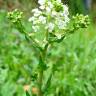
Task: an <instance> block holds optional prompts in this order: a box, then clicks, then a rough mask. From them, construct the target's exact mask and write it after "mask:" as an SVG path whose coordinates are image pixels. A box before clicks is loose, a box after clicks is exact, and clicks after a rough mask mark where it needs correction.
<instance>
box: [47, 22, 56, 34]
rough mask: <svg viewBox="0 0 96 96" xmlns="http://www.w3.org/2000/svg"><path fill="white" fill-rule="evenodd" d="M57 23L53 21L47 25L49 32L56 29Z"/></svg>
mask: <svg viewBox="0 0 96 96" xmlns="http://www.w3.org/2000/svg"><path fill="white" fill-rule="evenodd" d="M54 27H55V25H54V24H53V23H49V24H48V26H47V27H46V28H47V29H48V31H49V32H52V31H53V30H54Z"/></svg>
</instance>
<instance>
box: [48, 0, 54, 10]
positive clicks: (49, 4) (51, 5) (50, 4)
mask: <svg viewBox="0 0 96 96" xmlns="http://www.w3.org/2000/svg"><path fill="white" fill-rule="evenodd" d="M47 3H48V6H49V7H50V8H51V9H52V8H53V4H52V3H51V2H50V1H48V2H47Z"/></svg>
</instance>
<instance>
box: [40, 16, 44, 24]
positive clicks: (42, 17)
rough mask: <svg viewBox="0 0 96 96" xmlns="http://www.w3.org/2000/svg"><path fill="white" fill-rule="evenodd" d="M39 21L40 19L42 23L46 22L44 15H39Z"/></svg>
mask: <svg viewBox="0 0 96 96" xmlns="http://www.w3.org/2000/svg"><path fill="white" fill-rule="evenodd" d="M39 21H40V22H41V23H42V24H45V23H46V17H44V16H39Z"/></svg>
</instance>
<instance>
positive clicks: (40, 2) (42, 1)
mask: <svg viewBox="0 0 96 96" xmlns="http://www.w3.org/2000/svg"><path fill="white" fill-rule="evenodd" d="M45 2H46V0H38V3H39V4H40V5H44V4H45Z"/></svg>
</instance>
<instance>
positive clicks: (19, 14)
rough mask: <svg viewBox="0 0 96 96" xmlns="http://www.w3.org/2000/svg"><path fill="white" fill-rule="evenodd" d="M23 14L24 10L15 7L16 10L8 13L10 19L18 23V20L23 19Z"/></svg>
mask: <svg viewBox="0 0 96 96" xmlns="http://www.w3.org/2000/svg"><path fill="white" fill-rule="evenodd" d="M22 14H23V12H20V11H19V10H17V9H15V10H14V11H12V12H9V13H8V19H10V20H11V21H12V22H13V23H17V22H18V21H21V19H22Z"/></svg>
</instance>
